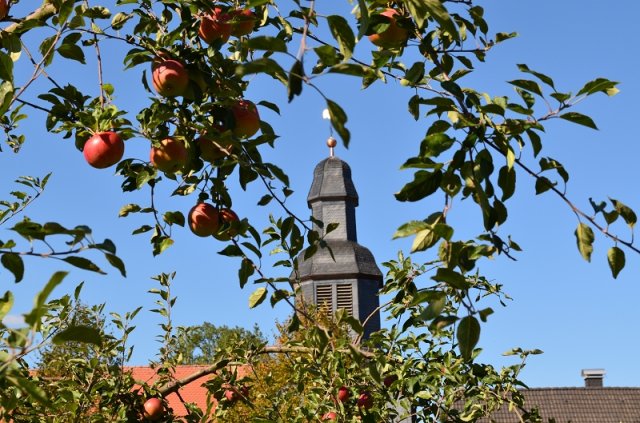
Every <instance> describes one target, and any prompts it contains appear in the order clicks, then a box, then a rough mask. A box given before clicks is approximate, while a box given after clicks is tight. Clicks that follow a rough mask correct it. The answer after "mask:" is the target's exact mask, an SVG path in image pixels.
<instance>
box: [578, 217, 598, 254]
mask: <svg viewBox="0 0 640 423" xmlns="http://www.w3.org/2000/svg"><path fill="white" fill-rule="evenodd" d="M575 235H576V242H577V244H578V250H579V251H580V254H582V257H584V259H585V260H586V261H591V253H592V252H593V241H594V239H595V237H594V235H593V230H592V229H591V227H590V226H588V225H587V224H585V223H582V222H581V223H579V224H578V228H577V229H576V231H575Z"/></svg>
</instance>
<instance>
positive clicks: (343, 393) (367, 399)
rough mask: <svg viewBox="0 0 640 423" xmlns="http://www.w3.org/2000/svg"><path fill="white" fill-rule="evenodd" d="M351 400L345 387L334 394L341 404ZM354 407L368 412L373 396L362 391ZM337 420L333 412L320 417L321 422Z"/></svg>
mask: <svg viewBox="0 0 640 423" xmlns="http://www.w3.org/2000/svg"><path fill="white" fill-rule="evenodd" d="M387 382H388V381H387V379H385V382H384V384H385V386H387V387H389V386H390V385H391V383H393V382H389V384H388V385H387ZM350 398H351V391H350V390H349V388H347V387H346V386H341V387H340V388H338V393H337V394H336V401H338V402H341V403H343V404H344V403H346V402H347V401H349V399H350ZM356 405H357V406H358V408H359V409H361V410H369V409H371V408H372V407H373V395H371V393H370V392H369V391H366V390H363V391H360V393H359V394H358V398H357V399H356ZM336 420H338V413H336V412H335V411H329V412H327V413H325V414H324V415H323V416H322V421H336Z"/></svg>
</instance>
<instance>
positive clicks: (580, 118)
mask: <svg viewBox="0 0 640 423" xmlns="http://www.w3.org/2000/svg"><path fill="white" fill-rule="evenodd" d="M558 117H559V118H560V119H564V120H568V121H569V122H573V123H577V124H578V125H584V126H587V127H589V128H592V129H598V127H597V126H596V124H595V122H594V121H593V119H591V118H590V117H589V116H586V115H583V114H582V113H577V112H568V113H565V114H562V115H560V116H558Z"/></svg>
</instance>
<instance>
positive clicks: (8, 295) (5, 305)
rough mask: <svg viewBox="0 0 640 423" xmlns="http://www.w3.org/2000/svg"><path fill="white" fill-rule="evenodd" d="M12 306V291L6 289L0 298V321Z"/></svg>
mask: <svg viewBox="0 0 640 423" xmlns="http://www.w3.org/2000/svg"><path fill="white" fill-rule="evenodd" d="M12 307H13V293H12V292H11V291H7V292H5V293H4V295H3V296H2V298H0V322H2V319H4V317H5V316H6V315H7V314H8V313H9V312H10V311H11V308H12Z"/></svg>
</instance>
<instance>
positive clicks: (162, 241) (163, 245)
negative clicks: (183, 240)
mask: <svg viewBox="0 0 640 423" xmlns="http://www.w3.org/2000/svg"><path fill="white" fill-rule="evenodd" d="M172 245H173V240H172V239H171V238H169V237H165V236H163V237H160V238H158V239H157V240H155V241H154V242H153V255H154V256H157V255H159V254H162V252H163V251H164V250H166V249H167V248H169V247H171V246H172Z"/></svg>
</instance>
